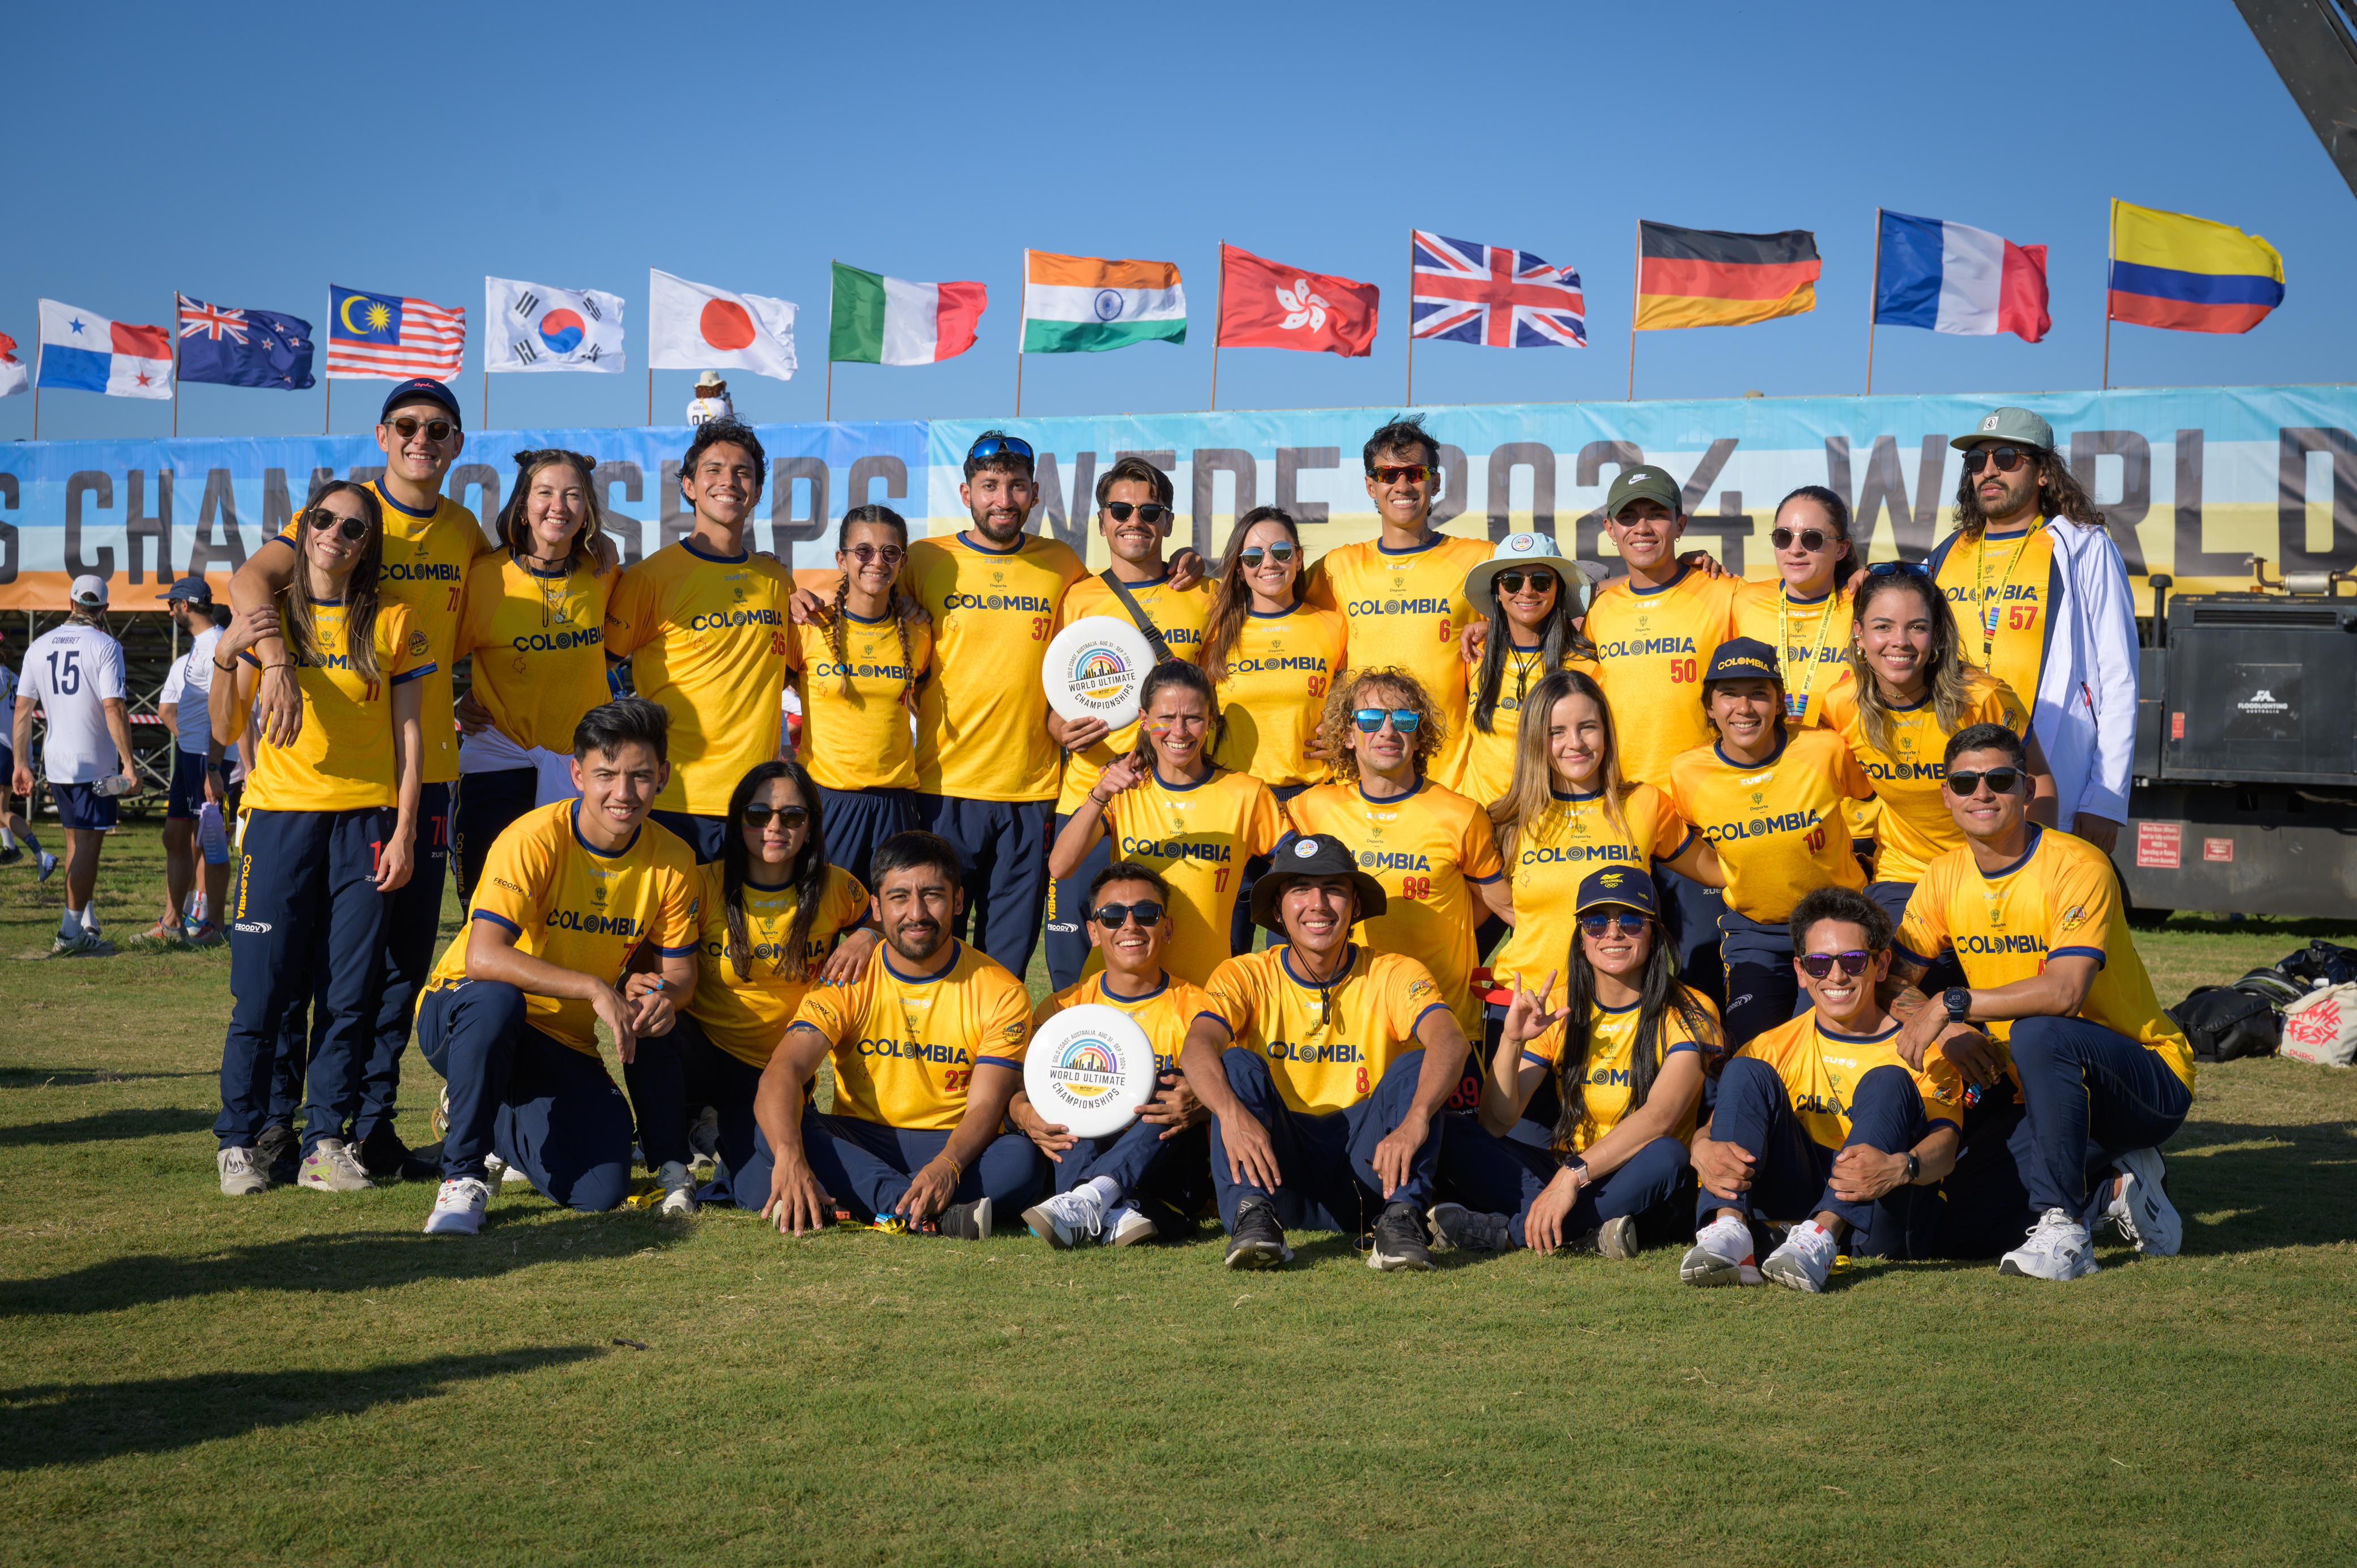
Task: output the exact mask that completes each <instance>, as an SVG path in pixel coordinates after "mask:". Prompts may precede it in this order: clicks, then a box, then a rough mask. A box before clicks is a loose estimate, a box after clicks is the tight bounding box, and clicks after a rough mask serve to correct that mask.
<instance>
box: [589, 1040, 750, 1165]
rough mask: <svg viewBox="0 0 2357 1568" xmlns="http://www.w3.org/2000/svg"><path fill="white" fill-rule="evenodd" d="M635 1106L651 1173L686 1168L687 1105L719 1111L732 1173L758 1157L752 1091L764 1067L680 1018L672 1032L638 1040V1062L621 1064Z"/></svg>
mask: <svg viewBox="0 0 2357 1568" xmlns="http://www.w3.org/2000/svg"><path fill="white" fill-rule="evenodd" d="M622 1081H623V1082H624V1083H625V1084H627V1085H628V1086H629V1087H630V1105H631V1108H632V1109H633V1110H635V1111H636V1112H638V1116H639V1151H640V1153H641V1154H642V1155H645V1156H646V1162H647V1169H649V1170H660V1169H662V1166H663V1165H665V1164H667V1163H670V1162H673V1161H676V1162H678V1163H679V1164H681V1165H686V1164H687V1163H688V1161H689V1150H688V1142H687V1132H688V1123H687V1112H688V1107H689V1106H691V1105H694V1106H704V1105H709V1106H711V1107H712V1108H713V1109H714V1110H716V1111H717V1112H720V1159H721V1163H722V1164H724V1165H726V1166H727V1167H728V1169H729V1170H730V1172H732V1173H734V1172H736V1171H739V1170H742V1169H743V1168H744V1167H745V1164H746V1162H747V1161H748V1160H750V1159H751V1158H752V1157H753V1136H754V1127H753V1093H754V1090H758V1089H759V1087H760V1086H761V1069H759V1068H757V1067H754V1066H753V1065H751V1064H750V1063H748V1062H744V1061H740V1060H738V1059H737V1058H735V1057H732V1056H730V1055H729V1054H728V1053H727V1052H726V1051H724V1050H722V1049H721V1048H720V1047H718V1046H716V1045H714V1044H713V1043H712V1040H711V1037H710V1036H707V1035H705V1032H704V1026H703V1025H701V1024H699V1023H697V1022H696V1021H695V1020H694V1019H693V1018H691V1017H689V1016H688V1015H686V1014H684V1013H683V1014H680V1015H678V1016H677V1017H676V1018H675V1019H673V1022H672V1026H671V1032H670V1033H668V1034H662V1035H640V1036H639V1049H638V1059H637V1060H635V1061H630V1062H625V1063H623V1064H622Z"/></svg>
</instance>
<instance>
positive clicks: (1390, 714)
mask: <svg viewBox="0 0 2357 1568" xmlns="http://www.w3.org/2000/svg"><path fill="white" fill-rule="evenodd" d="M1385 719H1389V720H1391V721H1392V728H1394V729H1395V730H1397V731H1399V733H1400V734H1402V735H1414V734H1415V726H1416V725H1420V724H1422V723H1423V722H1424V715H1423V714H1419V713H1415V712H1414V711H1412V710H1410V709H1407V708H1359V709H1356V710H1354V711H1353V712H1352V713H1351V722H1352V723H1353V724H1356V725H1358V726H1359V733H1360V734H1361V735H1372V734H1374V733H1375V732H1376V731H1377V730H1380V729H1382V728H1383V721H1384V720H1385Z"/></svg>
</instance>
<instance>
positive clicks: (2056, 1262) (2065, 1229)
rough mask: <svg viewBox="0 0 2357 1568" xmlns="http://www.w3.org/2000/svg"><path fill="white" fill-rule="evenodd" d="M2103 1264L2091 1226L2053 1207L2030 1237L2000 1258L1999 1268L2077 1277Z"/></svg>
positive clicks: (2033, 1275) (2039, 1276)
mask: <svg viewBox="0 0 2357 1568" xmlns="http://www.w3.org/2000/svg"><path fill="white" fill-rule="evenodd" d="M2101 1267H2102V1265H2101V1264H2099V1263H2097V1262H2095V1246H2094V1243H2093V1241H2092V1240H2089V1238H2088V1236H2087V1228H2086V1227H2085V1226H2083V1225H2082V1224H2080V1223H2079V1222H2078V1221H2077V1220H2075V1219H2072V1218H2071V1216H2070V1215H2069V1214H2068V1213H2067V1212H2065V1211H2064V1210H2062V1209H2060V1208H2050V1209H2048V1210H2047V1211H2046V1212H2045V1213H2043V1214H2041V1215H2040V1216H2039V1217H2038V1223H2037V1224H2035V1225H2033V1226H2031V1227H2030V1228H2029V1240H2027V1241H2024V1242H2023V1243H2022V1244H2021V1245H2020V1246H2018V1247H2016V1248H2015V1249H2014V1250H2013V1251H2010V1252H2007V1254H2006V1255H2005V1256H2004V1257H2003V1258H2001V1259H1999V1260H1998V1261H1997V1265H1996V1272H1997V1273H2001V1274H2015V1275H2018V1276H2020V1277H2021V1278H2024V1279H2032V1280H2075V1279H2078V1278H2079V1277H2081V1276H2082V1275H2084V1274H2092V1273H2095V1272H2096V1271H2097V1270H2098V1269H2099V1268H2101Z"/></svg>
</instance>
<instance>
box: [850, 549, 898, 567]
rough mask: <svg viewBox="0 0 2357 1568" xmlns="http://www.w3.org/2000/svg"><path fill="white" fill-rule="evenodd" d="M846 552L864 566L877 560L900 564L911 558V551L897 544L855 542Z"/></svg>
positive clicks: (889, 564) (887, 563) (888, 563)
mask: <svg viewBox="0 0 2357 1568" xmlns="http://www.w3.org/2000/svg"><path fill="white" fill-rule="evenodd" d="M845 554H847V555H849V556H850V557H851V558H852V559H853V560H854V561H856V562H858V563H859V564H861V565H862V566H865V565H867V564H870V563H872V562H877V561H881V562H883V563H884V564H886V565H887V566H898V565H899V564H900V563H901V562H903V561H905V560H907V559H908V558H909V553H908V552H907V551H905V550H903V549H901V548H900V547H899V545H897V544H855V545H853V546H852V547H851V548H850V549H849V550H847V551H845Z"/></svg>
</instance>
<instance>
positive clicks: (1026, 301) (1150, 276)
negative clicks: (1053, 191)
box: [1023, 251, 1187, 354]
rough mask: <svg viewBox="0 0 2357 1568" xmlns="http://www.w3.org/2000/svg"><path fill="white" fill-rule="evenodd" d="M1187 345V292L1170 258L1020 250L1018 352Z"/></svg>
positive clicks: (1048, 352) (1082, 351)
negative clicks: (1121, 259)
mask: <svg viewBox="0 0 2357 1568" xmlns="http://www.w3.org/2000/svg"><path fill="white" fill-rule="evenodd" d="M1156 338H1160V339H1162V340H1163V341H1165V342H1170V343H1184V342H1185V341H1186V340H1187V291H1186V290H1185V289H1183V288H1181V287H1179V269H1178V268H1177V267H1176V266H1174V265H1173V264H1171V263H1168V262H1109V261H1103V260H1101V259H1099V258H1098V257H1095V256H1059V255H1056V254H1054V253H1052V252H1048V251H1026V252H1023V351H1024V352H1025V353H1027V354H1082V353H1094V352H1097V351H1098V350H1100V349H1126V348H1128V347H1129V346H1130V345H1131V344H1132V343H1146V342H1151V341H1153V340H1154V339H1156Z"/></svg>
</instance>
